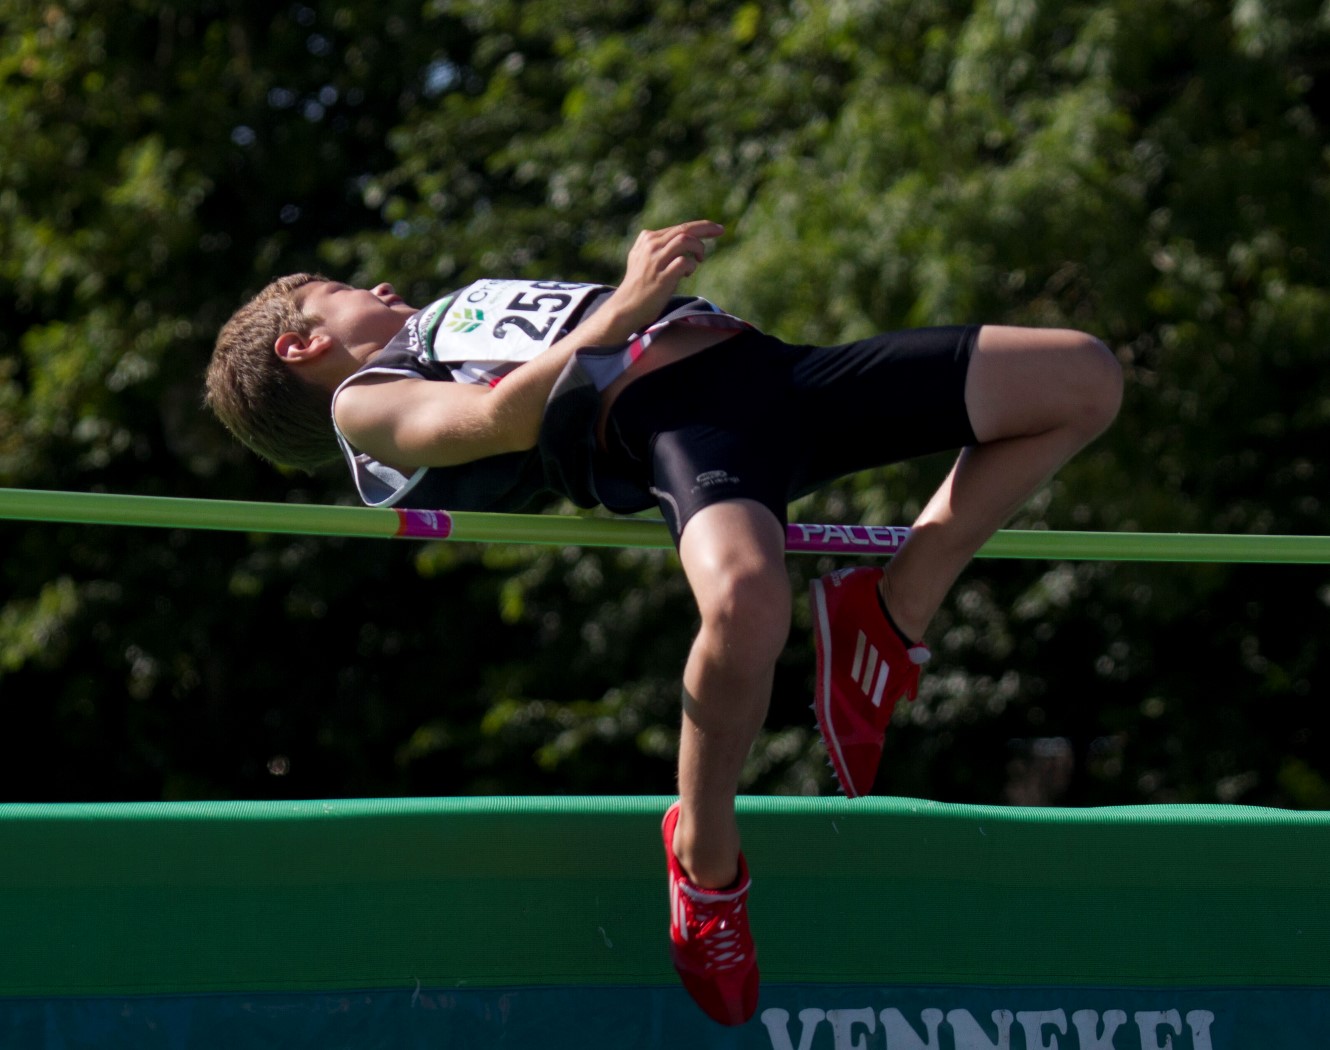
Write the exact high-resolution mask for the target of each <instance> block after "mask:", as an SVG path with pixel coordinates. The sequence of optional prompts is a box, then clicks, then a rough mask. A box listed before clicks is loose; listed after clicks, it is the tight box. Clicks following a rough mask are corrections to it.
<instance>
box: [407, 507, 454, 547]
mask: <svg viewBox="0 0 1330 1050" xmlns="http://www.w3.org/2000/svg"><path fill="white" fill-rule="evenodd" d="M393 509H394V510H395V511H397V535H398V536H401V537H404V538H406V539H412V540H446V539H447V538H448V537H449V536H450V535H452V531H453V519H452V517H451V516H450V515H449V514H448V512H447V511H446V510H402V509H399V508H397V507H394V508H393Z"/></svg>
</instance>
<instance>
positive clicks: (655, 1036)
mask: <svg viewBox="0 0 1330 1050" xmlns="http://www.w3.org/2000/svg"><path fill="white" fill-rule="evenodd" d="M1327 1046H1330V989H1326V988H1186V987H1177V988H1166V989H1165V988H1149V989H1142V988H1080V987H1040V988H1035V987H993V986H983V987H979V986H974V987H967V986H932V987H877V986H869V985H811V984H807V985H771V986H768V987H764V989H763V992H762V1001H761V1003H760V1005H759V1007H758V1012H757V1015H756V1017H754V1018H753V1020H752V1021H751V1022H750V1023H749V1024H747V1025H744V1026H742V1027H739V1028H732V1029H727V1028H722V1027H720V1026H718V1025H716V1024H713V1023H712V1022H710V1021H709V1020H707V1018H706V1017H704V1016H703V1015H702V1014H701V1013H700V1012H699V1011H698V1010H697V1008H696V1007H695V1006H694V1005H693V1003H692V1002H691V1000H689V998H688V997H687V995H686V994H685V993H684V992H683V991H682V989H680V988H678V987H677V986H671V987H641V986H632V987H588V986H576V987H555V988H550V987H542V988H509V989H495V988H485V989H470V988H465V987H460V988H450V989H439V988H417V989H413V990H400V991H397V990H394V991H381V990H380V991H361V992H346V993H343V994H330V993H303V994H302V993H269V994H262V995H255V994H216V995H194V996H163V997H156V996H130V997H124V998H44V999H12V998H10V999H0V1047H4V1048H6V1050H9V1048H15V1050H82V1048H84V1047H87V1048H90V1050H91V1048H96V1050H122V1048H123V1050H267V1048H273V1050H277V1048H281V1050H291V1048H296V1047H318V1048H320V1050H337V1048H346V1050H372V1048H378V1047H382V1048H384V1050H389V1048H391V1050H454V1048H455V1050H482V1048H486V1047H521V1048H536V1050H625V1048H634V1050H638V1048H641V1050H649V1048H660V1050H667V1048H668V1050H675V1048H687V1050H1265V1048H1281V1050H1296V1048H1308V1050H1312V1048H1322V1047H1327Z"/></svg>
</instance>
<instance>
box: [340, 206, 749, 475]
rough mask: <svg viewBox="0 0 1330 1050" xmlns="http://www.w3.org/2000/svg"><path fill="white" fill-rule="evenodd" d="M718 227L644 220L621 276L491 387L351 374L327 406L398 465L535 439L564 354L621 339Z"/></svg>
mask: <svg viewBox="0 0 1330 1050" xmlns="http://www.w3.org/2000/svg"><path fill="white" fill-rule="evenodd" d="M723 232H724V228H723V227H721V226H719V225H718V224H716V223H714V222H707V221H705V220H698V221H694V222H685V223H681V224H680V225H678V226H672V227H670V228H669V229H664V230H644V231H642V233H640V234H639V235H638V237H637V240H636V241H635V242H634V244H633V247H632V250H631V251H630V252H629V253H628V265H627V269H626V270H625V272H624V278H623V282H622V283H621V284H620V285H619V287H618V288H617V289H616V290H615V291H614V294H613V295H611V296H610V298H609V299H608V300H607V301H606V302H605V304H604V305H603V306H602V307H601V308H600V309H599V310H597V311H596V312H595V313H594V314H593V315H592V316H591V317H590V318H589V319H588V320H587V321H585V322H584V323H582V324H580V325H578V326H577V328H575V329H574V330H573V331H572V332H571V333H570V334H569V335H567V336H566V337H565V338H563V339H561V340H560V341H559V342H558V343H556V344H555V345H554V346H553V347H551V348H550V349H549V350H547V351H545V352H544V353H542V354H540V355H539V356H538V357H536V358H534V359H532V360H531V361H528V362H527V363H526V364H523V365H521V366H520V367H518V368H516V369H514V370H513V371H512V372H510V373H509V374H508V375H506V376H504V378H503V382H501V383H499V384H498V385H497V386H494V387H486V386H481V385H478V384H477V385H471V384H463V383H435V382H430V381H429V380H425V379H407V378H397V377H388V376H385V377H383V378H382V379H378V380H373V377H371V380H370V381H366V382H364V383H357V384H355V385H353V386H349V387H347V388H346V389H345V390H344V391H342V393H341V394H340V395H339V396H338V398H337V401H336V403H335V405H334V406H333V411H334V413H335V415H336V417H337V425H338V426H339V427H340V428H341V430H342V433H343V434H345V435H346V437H347V439H348V440H349V441H350V442H351V443H352V444H353V445H354V446H355V447H357V448H359V449H361V450H362V451H365V452H368V453H369V454H370V455H371V456H373V457H374V458H375V459H377V460H379V461H380V462H383V463H388V464H391V465H393V466H395V467H399V468H410V467H446V466H453V465H456V464H458V463H469V462H471V461H472V460H476V459H483V458H485V457H486V456H494V455H498V454H500V453H503V452H517V451H522V450H525V449H530V448H534V447H535V444H536V440H537V437H538V435H539V433H540V422H541V417H542V415H543V413H544V410H545V402H546V400H547V399H548V397H549V394H550V391H551V390H552V389H553V388H554V384H555V382H556V381H557V380H558V378H559V376H560V374H561V373H562V372H563V369H564V366H565V365H566V364H567V363H568V360H569V359H570V358H571V357H572V355H573V354H575V353H576V352H577V351H578V350H580V349H582V348H583V347H587V346H602V345H610V344H614V343H623V342H626V341H627V340H628V339H629V338H631V337H632V336H633V334H634V333H636V332H639V331H641V330H642V329H643V328H645V327H646V326H647V325H649V324H650V323H651V322H652V321H654V320H655V319H656V318H657V317H659V316H660V313H661V311H662V310H664V308H665V304H666V303H668V302H669V300H670V297H671V296H673V295H674V292H675V289H676V288H678V286H679V282H680V281H681V280H682V279H683V278H685V277H687V276H689V275H690V274H692V273H693V272H694V271H696V270H697V267H698V266H699V265H700V264H701V262H702V259H703V258H704V256H705V254H706V244H705V242H706V241H708V240H710V239H712V238H715V237H719V236H720V235H721V234H722V233H723Z"/></svg>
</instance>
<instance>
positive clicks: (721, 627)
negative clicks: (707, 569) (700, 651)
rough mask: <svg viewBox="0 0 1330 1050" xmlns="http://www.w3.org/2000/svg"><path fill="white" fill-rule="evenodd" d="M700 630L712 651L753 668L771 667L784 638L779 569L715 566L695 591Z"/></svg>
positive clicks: (785, 589) (785, 588) (785, 592)
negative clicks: (708, 640) (706, 636)
mask: <svg viewBox="0 0 1330 1050" xmlns="http://www.w3.org/2000/svg"><path fill="white" fill-rule="evenodd" d="M697 605H698V611H699V612H700V613H701V616H702V630H703V632H704V633H706V634H708V636H709V637H710V639H711V641H712V642H713V643H714V644H715V645H716V646H717V647H718V651H720V652H723V653H725V654H726V655H727V656H729V657H732V658H734V659H738V660H743V661H746V662H750V663H752V664H753V665H754V666H757V665H767V664H771V663H774V662H775V661H776V658H777V657H778V656H780V653H781V650H782V649H784V648H785V643H786V641H787V640H788V638H789V633H790V606H791V598H790V584H789V579H788V578H787V577H786V575H785V571H784V566H783V565H782V566H780V567H779V570H777V569H776V568H773V567H769V566H764V565H760V564H759V565H745V564H738V565H727V566H720V567H717V570H716V571H715V572H714V573H713V574H712V575H711V576H710V577H709V578H708V580H707V581H706V583H705V585H704V586H702V587H701V588H699V589H698V593H697Z"/></svg>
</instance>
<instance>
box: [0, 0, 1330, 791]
mask: <svg viewBox="0 0 1330 1050" xmlns="http://www.w3.org/2000/svg"><path fill="white" fill-rule="evenodd" d="M0 24H3V26H4V28H5V31H4V33H3V34H2V35H0V85H2V86H3V90H2V91H0V485H5V486H13V487H34V488H61V489H74V490H84V491H87V490H92V491H97V490H106V491H117V492H135V493H149V494H173V495H189V496H210V497H217V498H231V499H278V500H296V501H311V500H312V501H320V502H330V501H348V497H349V486H348V485H347V483H346V481H345V479H344V478H342V477H340V476H338V475H337V474H336V473H335V472H334V473H330V474H329V475H328V476H326V477H315V478H310V477H305V476H292V477H284V476H282V475H280V474H278V473H276V472H274V471H272V470H270V469H268V468H266V467H265V466H263V465H262V464H260V463H258V462H257V461H255V460H253V459H252V457H249V456H248V454H247V453H244V452H243V450H240V449H238V448H237V447H236V446H235V445H234V444H232V443H231V442H230V441H229V439H228V438H227V437H226V436H225V435H224V434H222V433H221V432H220V430H219V428H218V427H217V426H216V424H215V423H214V422H213V421H211V420H210V419H208V418H207V417H206V416H204V415H203V414H202V413H201V412H200V410H199V407H198V405H199V396H200V394H199V385H200V377H201V374H202V370H203V367H204V364H205V363H206V358H207V354H208V352H209V349H210V346H211V339H212V335H213V333H214V332H215V330H216V328H217V326H218V325H219V324H220V323H221V321H222V320H224V319H225V317H226V316H227V315H228V314H229V312H230V311H231V310H232V309H234V307H235V306H236V305H238V304H239V303H240V302H241V301H242V300H243V298H244V297H245V296H247V295H248V294H251V293H252V292H254V291H255V290H257V289H258V288H259V287H261V286H262V284H263V283H265V282H266V280H267V279H268V278H269V277H270V276H273V275H275V274H277V273H282V272H289V271H293V270H298V269H322V270H324V271H326V272H329V273H332V274H335V275H337V276H339V277H343V278H346V279H350V280H357V281H369V280H380V279H389V280H391V281H393V282H394V283H395V284H396V285H397V286H398V287H399V289H401V290H402V291H403V292H404V294H407V295H408V297H412V298H413V301H424V300H425V299H426V298H428V297H430V296H431V295H432V294H434V293H436V292H438V291H441V290H443V289H445V288H448V287H452V286H456V285H457V284H459V283H462V282H464V281H466V280H469V279H472V278H474V277H476V276H479V275H482V274H490V273H499V274H510V275H541V276H555V275H557V276H562V277H567V278H583V279H597V280H610V281H612V280H614V279H615V278H616V277H617V275H618V273H619V272H620V267H621V264H622V263H621V261H622V258H623V255H624V253H625V251H626V247H627V244H628V243H629V242H630V240H631V236H632V234H633V233H634V232H635V230H636V229H637V228H639V227H640V226H642V225H663V224H667V223H670V222H673V221H677V220H680V219H683V218H690V217H696V216H706V217H710V218H716V219H718V220H720V221H723V222H725V223H726V224H727V226H728V227H729V231H730V232H729V233H728V235H727V236H726V238H725V239H724V241H723V243H722V246H721V248H720V249H719V251H718V252H717V254H716V256H715V258H714V259H713V260H712V261H710V262H709V263H708V265H707V267H706V268H705V269H704V270H703V272H702V274H701V275H700V276H699V277H698V279H697V281H696V289H697V290H698V291H700V292H702V293H703V294H707V295H709V296H710V297H712V298H714V299H716V300H717V301H719V302H722V303H724V304H725V305H726V306H727V307H728V308H729V309H732V310H734V311H736V312H738V313H740V314H741V315H743V316H746V317H749V318H750V319H752V320H754V321H756V322H758V323H759V324H761V325H762V326H763V327H765V328H767V329H769V330H771V331H774V332H776V333H777V334H780V335H782V336H784V337H785V338H787V339H790V340H795V341H818V342H831V341H839V340H842V339H848V338H855V337H859V336H862V335H865V334H867V333H869V332H872V331H874V330H878V329H883V328H889V327H899V326H902V325H915V324H930V323H945V322H953V321H992V322H1008V323H1027V324H1049V325H1063V324H1065V325H1074V326H1077V327H1082V328H1086V329H1089V330H1091V331H1094V332H1096V333H1098V334H1100V335H1101V336H1102V337H1103V338H1104V339H1105V340H1106V341H1107V342H1109V344H1110V345H1111V346H1112V347H1113V348H1114V350H1115V351H1116V352H1117V354H1118V356H1119V358H1120V359H1121V361H1122V363H1123V366H1124V368H1125V369H1126V371H1127V375H1128V380H1129V386H1128V397H1127V403H1126V406H1125V408H1124V411H1123V414H1122V417H1121V419H1120V421H1119V423H1118V425H1117V427H1116V428H1115V430H1114V431H1113V432H1112V433H1111V434H1110V435H1109V436H1107V437H1106V438H1104V439H1102V440H1101V441H1100V442H1099V443H1098V444H1097V445H1096V446H1094V447H1093V448H1092V449H1091V450H1090V451H1088V452H1087V453H1085V454H1084V455H1082V456H1081V457H1080V458H1078V459H1077V460H1076V461H1075V462H1074V463H1073V464H1071V465H1070V466H1069V467H1068V468H1067V469H1066V470H1064V471H1063V472H1062V473H1061V474H1060V475H1059V477H1058V478H1057V479H1056V480H1055V481H1054V482H1053V483H1052V484H1051V485H1050V486H1049V487H1048V488H1047V489H1046V490H1045V491H1044V492H1042V493H1041V494H1040V495H1039V496H1038V497H1036V498H1035V499H1034V500H1032V501H1031V503H1030V505H1029V506H1028V507H1027V508H1025V509H1024V510H1023V511H1022V512H1021V514H1020V516H1019V517H1018V519H1017V521H1016V522H1015V523H1014V525H1016V526H1019V527H1024V528H1077V529H1112V530H1130V529H1149V530H1160V531H1191V530H1195V531H1225V532H1303V533H1324V532H1325V531H1326V528H1327V515H1326V510H1325V504H1324V500H1325V498H1326V497H1325V492H1326V476H1327V464H1326V461H1325V456H1324V453H1323V452H1322V453H1316V451H1315V449H1317V448H1321V449H1325V448H1326V447H1327V439H1328V438H1330V380H1328V379H1327V370H1326V369H1325V368H1324V366H1323V362H1324V360H1325V357H1326V354H1325V349H1324V346H1325V334H1324V333H1325V332H1326V331H1327V327H1328V325H1327V322H1330V292H1327V289H1326V285H1327V278H1328V277H1330V266H1327V263H1328V262H1330V253H1328V252H1327V248H1326V241H1325V233H1324V231H1325V230H1326V229H1327V228H1330V214H1328V212H1330V163H1328V162H1330V140H1328V138H1327V124H1328V123H1330V19H1327V17H1326V16H1325V14H1324V13H1323V12H1322V11H1320V10H1318V6H1317V5H1316V4H1313V3H1309V2H1300V0H1240V2H1234V3H1232V4H1224V3H1219V2H1212V0H1108V2H1104V3H1098V4H1075V3H1071V4H1069V3H1049V2H1047V0H1043V2H1040V0H984V2H980V3H977V4H960V3H951V2H947V0H887V2H883V3H876V4H848V3H836V4H830V3H828V4H822V3H795V2H789V0H783V2H775V3H766V4H757V3H735V2H728V3H726V2H705V0H694V2H685V0H666V2H662V3H657V4H651V5H644V4H634V3H626V2H621V0H598V2H595V3H592V2H589V0H559V2H557V3H556V2H553V0H525V2H516V0H432V2H428V3H425V4H424V5H423V6H422V4H421V3H419V2H412V3H405V2H402V0H384V2H379V3H375V4H370V3H365V2H362V0H332V2H328V3H322V4H317V5H315V4H310V5H308V6H305V5H301V4H294V5H271V4H257V3H247V2H243V0H232V2H229V3H223V2H217V3H208V2H198V3H189V4H184V3H170V2H167V3H154V4H148V3H145V2H142V0H129V2H123V3H117V4H109V3H105V2H101V3H99V2H94V0H67V2H63V3H48V2H37V0H0ZM884 425H890V420H884ZM946 466H947V463H946V462H945V460H937V461H931V460H930V461H923V462H919V463H913V464H906V465H902V466H898V467H894V468H890V469H886V470H881V471H877V472H873V473H871V474H865V475H861V476H858V477H856V478H853V479H849V480H848V481H846V482H845V483H844V484H843V485H841V486H839V487H838V488H836V489H835V490H833V491H829V492H827V493H824V494H822V495H820V496H818V497H814V498H811V499H809V500H808V501H806V502H805V503H804V505H802V506H801V507H799V508H797V511H798V515H797V516H798V517H799V518H801V519H803V520H871V521H890V522H903V521H907V520H908V519H909V518H910V516H911V515H912V514H913V513H914V512H915V511H917V509H918V508H919V507H920V506H921V504H922V502H923V500H924V499H925V498H926V497H927V495H928V493H929V491H930V490H931V487H932V485H934V484H935V483H936V481H937V480H938V479H939V478H940V476H941V474H942V472H943V471H944V470H945V469H946ZM553 509H564V510H566V508H553ZM0 544H3V548H2V549H3V552H4V555H3V562H2V567H0V602H3V605H0V725H3V733H2V734H0V784H2V785H3V786H2V788H0V790H2V791H3V797H5V798H7V799H57V800H58V799H73V798H94V799H120V798H136V799H138V798H168V799H176V798H211V797H232V798H234V797H281V796H288V795H292V796H337V795H391V794H408V793H411V794H449V793H470V792H495V793H521V792H535V793H543V792H570V791H571V792H667V791H669V790H670V789H671V784H672V768H673V749H674V744H675V740H676V737H677V730H676V722H677V717H678V713H677V706H678V703H677V692H678V672H679V668H680V666H681V662H682V658H683V654H684V652H685V649H686V646H687V644H688V639H689V635H690V632H691V629H692V625H693V613H692V609H691V605H690V600H689V597H688V594H687V591H686V588H685V587H684V585H683V581H682V579H681V577H680V575H679V573H678V571H677V566H676V564H675V563H674V560H673V558H672V557H670V556H668V555H666V554H652V553H640V552H617V551H582V550H540V549H534V548H529V549H518V548H498V547H494V548H486V549H479V548H467V547H450V546H446V545H432V546H416V547H412V546H407V545H400V546H399V545H393V544H383V543H375V542H370V541H338V540H317V539H307V538H292V537H275V536H239V535H206V534H200V533H190V532H184V531H181V532H160V533H157V532H154V533H148V532H143V531H138V530H126V529H122V530H114V529H102V528H92V527H69V526H54V525H23V524H16V523H0ZM827 567H828V564H827V563H825V562H823V561H820V560H816V559H806V558H805V559H793V560H792V562H791V576H792V582H793V585H794V586H795V587H797V588H802V587H803V586H804V584H805V583H806V581H807V579H808V578H809V577H810V576H811V575H813V574H815V573H818V572H821V571H825V570H826V568H827ZM1327 605H1330V574H1328V573H1327V572H1326V571H1324V570H1322V569H1318V568H1293V567H1283V568H1280V567H1215V566H1196V567H1179V566H1172V565H1165V566H1152V565H1128V564H1124V565H1113V564H1052V565H1050V564H1040V563H1037V562H1029V563H1015V562H1013V563H997V562H980V563H977V564H976V566H975V567H974V569H973V570H972V571H971V572H970V573H969V574H968V575H967V576H966V577H965V578H964V580H963V581H962V583H961V585H960V586H959V587H958V588H957V590H956V592H955V594H954V596H953V599H952V600H951V601H950V602H949V603H948V605H947V606H946V607H945V609H944V610H943V613H942V615H941V616H940V618H939V620H938V622H937V624H936V625H935V629H934V632H933V637H932V641H933V643H934V646H935V651H936V653H937V659H936V660H935V662H934V664H933V666H932V669H931V673H930V674H929V675H928V676H926V678H925V686H924V691H923V695H922V696H921V697H920V699H919V700H918V701H917V702H916V703H915V704H913V705H908V706H906V707H904V708H903V709H902V710H901V711H900V713H899V714H898V716H897V724H896V726H895V727H894V729H893V732H892V734H891V736H890V737H889V746H888V754H887V758H886V761H885V762H884V771H883V774H882V779H881V782H880V785H879V787H880V789H881V790H884V791H888V792H891V793H895V794H912V795H920V796H927V797H933V798H940V799H949V800H965V801H974V802H1002V801H1010V802H1021V803H1049V802H1056V803H1061V804H1069V805H1083V804H1105V803H1107V804H1111V803H1129V802H1149V801H1212V800H1221V801H1241V802H1251V803H1263V804H1276V805H1287V806H1297V807H1325V806H1330V758H1327V753H1328V752H1330V749H1327V747H1326V736H1325V731H1324V729H1323V728H1322V727H1321V723H1320V720H1319V719H1315V718H1313V715H1312V712H1313V707H1314V704H1316V703H1317V702H1318V701H1319V700H1320V698H1321V697H1323V696H1324V695H1325V694H1326V692H1327V689H1328V688H1330V682H1328V681H1327V661H1326V658H1325V656H1324V655H1323V642H1322V640H1323V639H1324V638H1325V637H1326V635H1327V626H1330V625H1328V624H1327ZM807 628H808V622H807V613H806V610H804V609H800V611H799V612H798V613H796V622H795V625H794V630H793V632H792V635H791V644H790V646H789V649H788V651H787V653H786V656H785V658H784V659H783V661H782V664H781V666H780V668H779V674H778V681H777V685H776V693H775V697H774V702H773V707H772V713H771V717H770V719H769V723H768V729H767V732H766V733H765V734H764V736H763V738H762V740H761V741H760V742H759V746H758V747H757V748H756V749H755V751H754V755H753V758H752V761H751V763H750V767H749V771H748V779H747V789H748V790H753V791H775V792H794V793H800V792H817V791H829V790H830V788H831V784H830V779H829V776H828V775H827V774H826V772H825V770H824V768H823V765H822V759H821V757H820V755H819V748H818V745H817V742H816V737H815V734H814V733H812V731H811V729H810V718H811V716H810V714H809V712H808V711H807V708H806V705H807V702H808V699H809V695H810V693H811V669H812V650H811V644H810V642H809V640H808V630H807Z"/></svg>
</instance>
